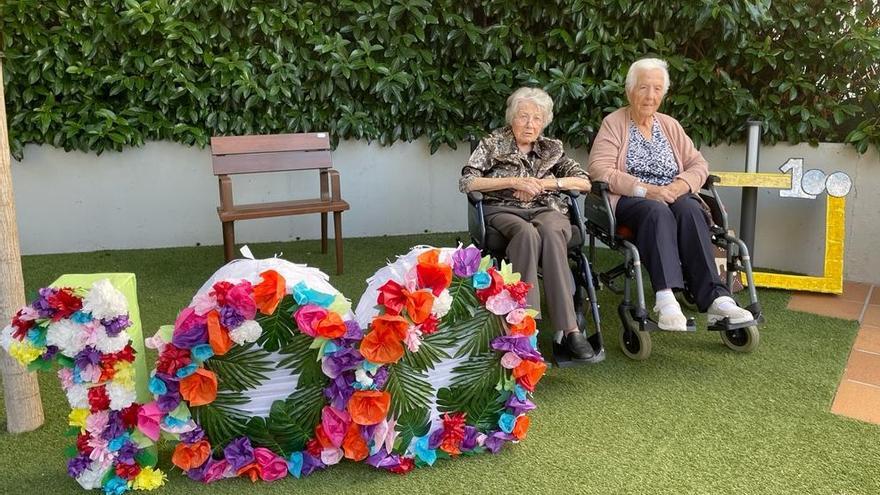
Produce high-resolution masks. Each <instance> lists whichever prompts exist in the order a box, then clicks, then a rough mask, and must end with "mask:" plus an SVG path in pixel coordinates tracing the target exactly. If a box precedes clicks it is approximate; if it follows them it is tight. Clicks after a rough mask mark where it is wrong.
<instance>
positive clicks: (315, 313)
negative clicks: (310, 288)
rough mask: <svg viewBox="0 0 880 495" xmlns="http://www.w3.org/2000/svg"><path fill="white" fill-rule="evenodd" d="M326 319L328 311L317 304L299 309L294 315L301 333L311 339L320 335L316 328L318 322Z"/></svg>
mask: <svg viewBox="0 0 880 495" xmlns="http://www.w3.org/2000/svg"><path fill="white" fill-rule="evenodd" d="M326 317H327V310H326V309H324V308H322V307H321V306H318V305H316V304H306V305H305V306H303V307H301V308H299V310H297V312H296V314H295V315H294V319H296V326H298V327H299V331H300V332H302V333H304V334H306V335H308V336H310V337H316V336H317V335H318V331H317V330H316V329H315V327H316V326H317V325H318V322H320V321H321V320H323V319H324V318H326Z"/></svg>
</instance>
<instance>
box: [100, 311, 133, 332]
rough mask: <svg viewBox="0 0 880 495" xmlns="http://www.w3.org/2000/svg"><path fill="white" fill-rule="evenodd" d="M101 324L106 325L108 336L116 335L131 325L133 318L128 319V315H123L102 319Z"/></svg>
mask: <svg viewBox="0 0 880 495" xmlns="http://www.w3.org/2000/svg"><path fill="white" fill-rule="evenodd" d="M101 325H104V329H105V330H106V331H107V335H108V336H110V337H116V336H117V335H119V332H121V331H123V330H125V329H126V328H128V327H130V326H131V320H129V319H128V315H122V316H117V317H116V318H113V319H110V320H107V319H102V320H101Z"/></svg>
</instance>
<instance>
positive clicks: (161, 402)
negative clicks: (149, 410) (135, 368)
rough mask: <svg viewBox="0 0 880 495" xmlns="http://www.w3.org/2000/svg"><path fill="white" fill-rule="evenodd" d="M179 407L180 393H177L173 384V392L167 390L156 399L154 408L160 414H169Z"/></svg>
mask: <svg viewBox="0 0 880 495" xmlns="http://www.w3.org/2000/svg"><path fill="white" fill-rule="evenodd" d="M178 405H180V393H179V392H178V391H177V384H175V390H174V391H173V392H172V391H171V389H170V388H169V390H168V392H167V393H165V394H162V395H160V396H159V397H158V398H157V399H156V406H157V407H158V408H159V410H160V411H162V412H165V413H167V412H171V411H173V410H175V409H177V406H178Z"/></svg>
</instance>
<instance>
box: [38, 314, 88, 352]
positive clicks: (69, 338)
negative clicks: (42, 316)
mask: <svg viewBox="0 0 880 495" xmlns="http://www.w3.org/2000/svg"><path fill="white" fill-rule="evenodd" d="M83 331H84V327H83V326H82V325H80V324H78V323H74V322H72V321H70V320H67V319H64V320H59V321H57V322H55V323H52V324H51V325H49V328H48V329H47V330H46V345H54V346H56V347H58V350H59V351H60V352H61V354H64V355H65V356H67V357H74V356H76V355H77V354H78V353H79V351H81V350H83V347H85V345H84V344H83V341H82V334H83Z"/></svg>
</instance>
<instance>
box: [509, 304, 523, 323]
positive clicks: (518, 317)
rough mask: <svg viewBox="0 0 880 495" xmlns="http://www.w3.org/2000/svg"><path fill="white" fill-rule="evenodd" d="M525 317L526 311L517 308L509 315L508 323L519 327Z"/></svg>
mask: <svg viewBox="0 0 880 495" xmlns="http://www.w3.org/2000/svg"><path fill="white" fill-rule="evenodd" d="M525 317H526V310H525V309H523V308H516V309H514V310H513V311H511V312H510V313H507V323H510V324H511V325H519V324H520V323H522V321H523V319H524V318H525Z"/></svg>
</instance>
